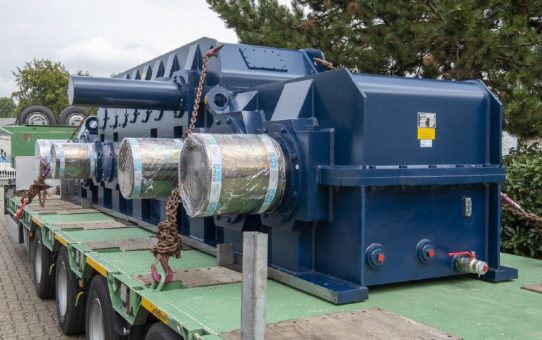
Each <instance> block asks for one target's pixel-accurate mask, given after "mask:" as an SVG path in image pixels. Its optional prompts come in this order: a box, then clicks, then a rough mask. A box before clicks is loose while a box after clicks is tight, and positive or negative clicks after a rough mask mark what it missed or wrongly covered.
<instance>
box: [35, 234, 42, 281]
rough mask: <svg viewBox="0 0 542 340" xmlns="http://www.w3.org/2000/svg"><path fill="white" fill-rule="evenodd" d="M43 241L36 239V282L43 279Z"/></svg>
mask: <svg viewBox="0 0 542 340" xmlns="http://www.w3.org/2000/svg"><path fill="white" fill-rule="evenodd" d="M41 260H42V258H41V242H40V241H38V240H36V249H34V275H35V276H36V282H37V283H40V281H41Z"/></svg>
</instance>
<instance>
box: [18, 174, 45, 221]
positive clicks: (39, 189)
mask: <svg viewBox="0 0 542 340" xmlns="http://www.w3.org/2000/svg"><path fill="white" fill-rule="evenodd" d="M48 174H49V165H47V166H46V167H45V170H44V171H43V173H42V174H40V175H39V176H38V178H36V179H35V180H34V183H32V184H31V185H30V187H29V188H28V190H26V191H25V192H24V194H23V196H22V197H21V206H20V207H19V209H18V210H17V212H16V213H15V218H17V219H20V218H21V217H22V215H23V211H24V208H25V207H26V206H27V205H29V204H30V203H32V200H33V199H34V198H35V197H36V196H38V201H39V204H40V206H41V207H42V208H43V207H44V206H45V200H46V198H47V191H46V190H47V188H48V186H47V184H45V179H46V178H47V175H48Z"/></svg>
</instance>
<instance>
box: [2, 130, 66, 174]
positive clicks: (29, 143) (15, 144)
mask: <svg viewBox="0 0 542 340" xmlns="http://www.w3.org/2000/svg"><path fill="white" fill-rule="evenodd" d="M75 129H76V128H75V127H74V126H50V125H9V126H2V127H0V144H1V145H2V149H4V151H6V153H7V154H8V156H9V161H10V163H11V165H12V166H13V167H15V163H16V158H17V157H21V156H34V153H35V147H36V140H38V139H52V140H54V139H63V140H67V139H68V138H70V137H71V135H72V134H73V132H74V131H75ZM2 137H4V138H2Z"/></svg>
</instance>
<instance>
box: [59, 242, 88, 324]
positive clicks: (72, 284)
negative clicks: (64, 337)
mask: <svg viewBox="0 0 542 340" xmlns="http://www.w3.org/2000/svg"><path fill="white" fill-rule="evenodd" d="M62 264H64V267H65V268H66V281H67V282H66V283H67V287H66V292H67V294H66V295H67V297H66V298H67V299H66V304H67V305H66V314H65V315H64V316H62V315H60V306H59V305H58V290H56V289H55V291H56V297H57V299H56V314H57V317H58V324H59V326H60V329H61V330H62V332H63V333H64V334H81V333H83V332H84V331H85V308H86V305H85V303H86V296H85V295H84V294H83V295H81V297H80V298H79V302H78V303H77V306H76V305H75V301H76V300H77V294H79V292H80V291H81V289H80V288H79V279H78V277H77V275H75V273H74V272H73V271H72V270H71V269H70V260H69V258H68V251H67V250H66V247H62V248H61V249H60V251H59V252H58V257H57V259H56V268H55V270H56V274H55V275H56V278H55V283H56V284H58V282H59V281H58V275H59V273H60V268H61V266H62Z"/></svg>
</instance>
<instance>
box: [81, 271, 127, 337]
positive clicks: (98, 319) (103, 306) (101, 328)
mask: <svg viewBox="0 0 542 340" xmlns="http://www.w3.org/2000/svg"><path fill="white" fill-rule="evenodd" d="M85 328H86V338H87V339H90V340H93V339H110V340H118V339H121V337H120V335H119V334H118V333H117V332H116V331H115V311H114V310H113V306H112V305H111V298H110V297H109V288H108V287H107V281H106V280H105V278H104V277H103V276H101V275H95V276H94V278H93V279H92V282H91V283H90V288H89V290H88V297H87V308H86V322H85Z"/></svg>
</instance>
